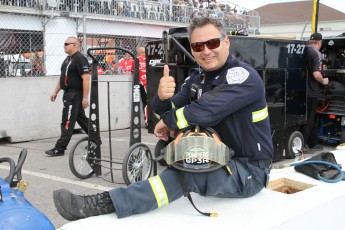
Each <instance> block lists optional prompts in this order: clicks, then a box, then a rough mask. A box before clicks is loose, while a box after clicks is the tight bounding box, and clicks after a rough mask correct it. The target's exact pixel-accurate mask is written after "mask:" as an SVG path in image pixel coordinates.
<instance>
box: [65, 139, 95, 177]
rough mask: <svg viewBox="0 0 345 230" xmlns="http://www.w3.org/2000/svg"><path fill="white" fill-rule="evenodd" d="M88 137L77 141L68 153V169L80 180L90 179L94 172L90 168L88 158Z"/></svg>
mask: <svg viewBox="0 0 345 230" xmlns="http://www.w3.org/2000/svg"><path fill="white" fill-rule="evenodd" d="M88 143H89V141H88V137H83V138H81V139H79V140H78V141H77V142H76V143H75V144H74V145H73V146H72V149H71V151H70V153H69V159H68V162H69V168H70V170H71V172H72V173H73V175H74V176H76V177H78V178H80V179H87V178H90V177H91V176H92V175H93V174H94V171H93V169H92V168H91V166H90V164H89V162H88V161H87V158H88V148H87V147H88Z"/></svg>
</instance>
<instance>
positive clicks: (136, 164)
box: [122, 143, 153, 185]
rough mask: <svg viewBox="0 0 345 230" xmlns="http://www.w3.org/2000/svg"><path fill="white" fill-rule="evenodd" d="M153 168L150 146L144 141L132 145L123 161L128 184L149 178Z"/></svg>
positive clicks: (123, 172) (123, 174)
mask: <svg viewBox="0 0 345 230" xmlns="http://www.w3.org/2000/svg"><path fill="white" fill-rule="evenodd" d="M152 169H153V160H152V154H151V150H150V149H149V147H147V145H145V144H142V143H136V144H134V145H132V146H131V147H130V148H129V149H128V151H127V153H126V155H125V157H124V159H123V163H122V177H123V180H124V182H125V183H126V185H130V184H132V183H135V182H138V181H143V180H146V179H148V178H149V177H150V176H151V172H152Z"/></svg>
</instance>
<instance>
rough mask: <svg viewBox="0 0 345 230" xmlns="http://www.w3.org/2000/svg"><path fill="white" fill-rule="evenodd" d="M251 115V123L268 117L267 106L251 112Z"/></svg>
mask: <svg viewBox="0 0 345 230" xmlns="http://www.w3.org/2000/svg"><path fill="white" fill-rule="evenodd" d="M252 116H253V123H254V122H258V121H262V120H264V119H265V118H267V117H268V110H267V106H266V107H265V108H263V109H261V110H259V111H255V112H253V113H252Z"/></svg>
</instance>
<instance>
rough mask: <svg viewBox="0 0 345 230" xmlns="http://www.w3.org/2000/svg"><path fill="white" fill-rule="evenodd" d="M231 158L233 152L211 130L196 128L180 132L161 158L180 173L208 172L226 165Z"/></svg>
mask: <svg viewBox="0 0 345 230" xmlns="http://www.w3.org/2000/svg"><path fill="white" fill-rule="evenodd" d="M193 129H194V131H193ZM232 156H233V151H230V150H229V148H228V147H227V146H226V145H225V144H224V143H223V142H221V140H220V138H219V136H218V134H217V133H216V132H215V131H214V130H213V129H211V128H200V127H199V126H196V127H194V128H192V129H191V128H189V129H188V130H184V131H181V132H180V133H179V134H178V135H177V137H176V138H175V140H173V141H172V142H171V143H170V144H168V145H167V146H166V148H165V152H164V157H163V158H164V160H165V162H166V163H167V164H168V165H170V166H172V167H174V168H176V169H179V170H182V171H187V172H209V171H213V170H216V169H218V168H220V167H222V166H224V165H226V163H227V162H228V161H229V160H230V158H231V157H232Z"/></svg>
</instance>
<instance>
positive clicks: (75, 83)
mask: <svg viewBox="0 0 345 230" xmlns="http://www.w3.org/2000/svg"><path fill="white" fill-rule="evenodd" d="M64 49H65V53H66V54H68V56H67V58H66V59H65V60H64V61H63V63H62V65H61V75H60V80H59V81H58V83H57V85H56V87H55V90H54V91H53V93H52V95H51V96H50V100H51V101H53V102H54V101H55V99H56V96H57V94H58V93H59V91H60V90H61V89H62V90H64V94H63V110H62V121H61V136H60V138H59V139H58V140H57V142H56V144H55V147H54V148H52V149H51V150H47V151H46V152H45V153H46V154H48V155H50V156H61V155H64V153H65V150H66V148H67V145H68V143H69V142H70V140H71V137H72V134H73V131H74V126H75V123H76V122H78V124H79V125H80V127H81V128H82V129H83V130H84V131H85V133H87V134H88V122H89V121H88V118H87V117H86V115H85V111H84V109H85V108H87V107H88V106H89V99H88V97H89V90H90V75H89V63H88V60H87V59H86V57H85V56H84V55H83V54H81V53H80V52H79V50H80V42H79V40H78V38H76V37H68V38H67V39H66V41H65V43H64Z"/></svg>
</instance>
